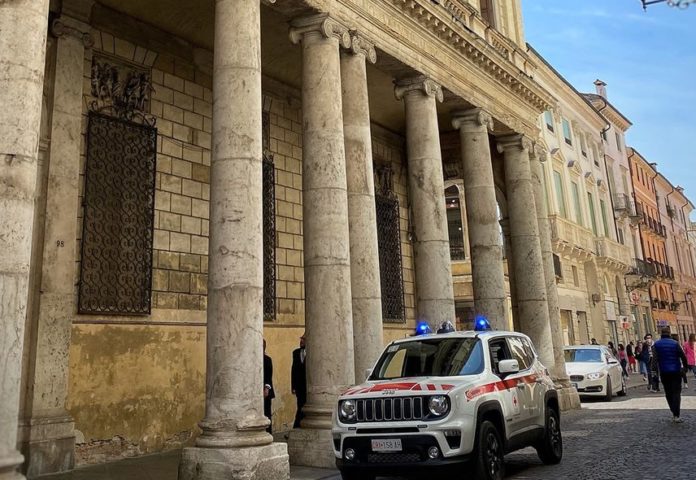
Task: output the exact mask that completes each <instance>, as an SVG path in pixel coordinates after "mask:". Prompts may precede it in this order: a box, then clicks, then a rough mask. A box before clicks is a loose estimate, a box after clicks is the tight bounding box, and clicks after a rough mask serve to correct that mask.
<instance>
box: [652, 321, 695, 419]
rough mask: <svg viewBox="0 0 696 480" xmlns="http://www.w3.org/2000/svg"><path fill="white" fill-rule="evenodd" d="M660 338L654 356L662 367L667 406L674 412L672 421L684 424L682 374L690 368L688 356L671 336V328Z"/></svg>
mask: <svg viewBox="0 0 696 480" xmlns="http://www.w3.org/2000/svg"><path fill="white" fill-rule="evenodd" d="M660 337H661V338H660V339H659V340H658V341H657V342H655V345H654V346H653V349H654V350H655V353H654V354H655V357H656V359H657V362H658V364H659V367H660V377H661V378H662V385H663V386H664V387H665V397H667V404H668V405H669V409H670V410H671V411H672V415H673V417H672V421H674V422H675V423H682V422H683V421H684V420H683V419H682V418H681V417H680V413H681V412H680V407H681V389H682V386H681V384H682V373H683V372H684V371H685V370H686V368H687V367H688V364H687V360H686V355H685V354H684V350H682V347H681V345H679V342H677V341H676V340H674V339H673V338H672V336H671V335H670V330H669V327H665V328H663V329H662V332H661V335H660Z"/></svg>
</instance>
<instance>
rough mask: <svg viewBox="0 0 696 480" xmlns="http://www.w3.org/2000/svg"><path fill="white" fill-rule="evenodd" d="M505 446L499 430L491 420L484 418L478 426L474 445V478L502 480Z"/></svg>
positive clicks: (503, 475) (503, 476)
mask: <svg viewBox="0 0 696 480" xmlns="http://www.w3.org/2000/svg"><path fill="white" fill-rule="evenodd" d="M504 456H505V446H504V445H503V440H502V437H501V436H500V432H498V429H497V428H496V426H495V424H494V423H493V422H491V421H488V420H484V421H483V422H481V424H480V425H479V428H478V434H477V436H476V446H475V447H474V465H473V466H474V478H476V479H478V480H503V478H505V459H504Z"/></svg>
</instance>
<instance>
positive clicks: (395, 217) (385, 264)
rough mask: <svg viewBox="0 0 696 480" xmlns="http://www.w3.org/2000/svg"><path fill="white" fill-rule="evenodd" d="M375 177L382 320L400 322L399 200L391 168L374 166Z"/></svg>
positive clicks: (401, 310) (402, 292)
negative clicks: (392, 182) (393, 187)
mask: <svg viewBox="0 0 696 480" xmlns="http://www.w3.org/2000/svg"><path fill="white" fill-rule="evenodd" d="M375 174H376V181H375V187H376V190H377V191H376V192H375V193H376V194H375V209H376V213H377V244H378V248H379V274H380V283H381V290H382V319H383V321H384V322H390V323H402V322H405V321H406V314H405V310H404V282H403V274H402V269H401V236H400V226H399V200H398V198H397V197H396V194H394V192H393V191H392V187H391V169H390V168H389V167H388V166H382V167H378V168H377V169H376V171H375Z"/></svg>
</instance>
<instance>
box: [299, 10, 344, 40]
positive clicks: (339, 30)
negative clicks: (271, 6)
mask: <svg viewBox="0 0 696 480" xmlns="http://www.w3.org/2000/svg"><path fill="white" fill-rule="evenodd" d="M311 34H319V35H321V36H322V37H324V38H332V37H334V38H336V39H337V40H338V43H339V45H340V46H341V47H343V48H351V43H352V42H351V38H350V32H349V30H348V28H347V27H345V26H343V25H342V24H341V23H339V22H338V21H337V20H336V19H334V18H332V17H331V16H329V14H328V13H320V14H319V15H312V16H310V17H301V18H296V19H295V20H293V21H292V22H291V23H290V41H291V42H292V43H295V44H297V43H300V42H301V41H302V39H303V38H305V37H306V36H307V35H311Z"/></svg>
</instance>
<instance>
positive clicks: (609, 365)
mask: <svg viewBox="0 0 696 480" xmlns="http://www.w3.org/2000/svg"><path fill="white" fill-rule="evenodd" d="M564 353H565V362H566V372H567V373H568V376H569V377H570V382H571V384H572V385H573V387H575V388H576V389H577V390H578V393H579V394H580V396H583V397H584V396H588V397H590V396H591V397H604V399H605V400H606V401H608V402H610V401H611V399H612V398H613V396H614V394H617V395H619V396H624V395H626V380H625V379H624V377H623V374H622V370H621V365H620V364H619V361H618V360H617V359H616V357H614V355H612V353H611V351H610V350H609V349H608V348H607V347H605V346H603V345H577V346H572V347H565V349H564Z"/></svg>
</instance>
